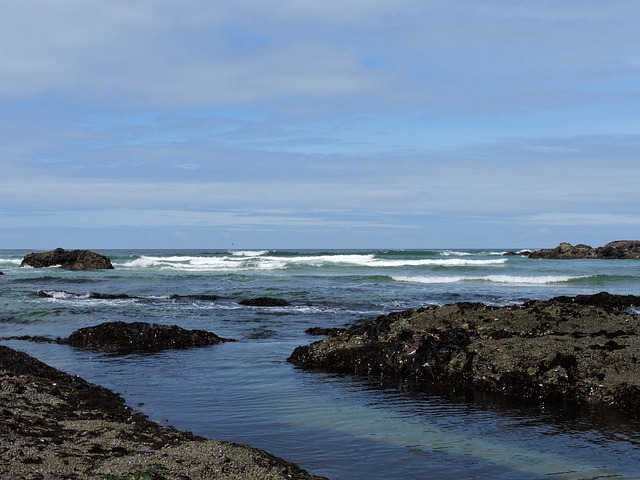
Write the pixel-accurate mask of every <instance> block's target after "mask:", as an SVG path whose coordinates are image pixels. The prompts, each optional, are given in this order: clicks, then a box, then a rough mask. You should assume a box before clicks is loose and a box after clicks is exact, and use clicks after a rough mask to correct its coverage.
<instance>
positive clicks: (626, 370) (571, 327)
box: [288, 293, 640, 416]
mask: <svg viewBox="0 0 640 480" xmlns="http://www.w3.org/2000/svg"><path fill="white" fill-rule="evenodd" d="M637 306H640V297H635V296H618V295H610V294H607V293H600V294H597V295H584V296H577V297H558V298H554V299H550V300H547V301H530V302H527V303H526V304H524V305H522V306H507V307H495V306H487V305H484V304H479V303H457V304H451V305H445V306H433V307H427V308H421V309H417V310H408V311H405V312H398V313H392V314H390V315H386V316H382V317H379V318H377V319H374V320H371V321H368V322H366V323H363V324H358V325H355V326H353V327H351V328H349V329H348V330H347V331H346V332H344V333H338V334H336V335H334V336H331V337H329V338H326V339H324V340H321V341H318V342H315V343H313V344H311V345H308V346H302V347H298V348H296V349H295V351H294V352H293V353H292V355H291V356H290V357H289V359H288V360H289V361H290V362H292V363H294V364H295V365H297V366H299V367H303V368H307V369H318V370H324V371H332V372H341V373H353V374H368V375H385V376H387V377H389V376H391V377H394V378H396V377H397V378H400V379H406V380H410V381H412V382H418V383H419V384H420V383H421V384H424V385H435V386H437V387H438V388H439V389H441V390H442V391H444V392H464V391H485V392H490V393H495V394H499V395H502V396H507V397H511V398H516V399H521V400H523V401H527V402H530V401H541V400H544V401H557V402H571V403H577V404H583V405H587V406H597V407H614V408H616V409H619V410H622V411H624V412H626V413H627V414H629V415H632V416H640V318H639V316H638V314H634V313H630V311H629V309H630V308H632V307H637Z"/></svg>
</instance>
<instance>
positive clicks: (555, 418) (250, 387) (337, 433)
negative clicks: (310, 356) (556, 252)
mask: <svg viewBox="0 0 640 480" xmlns="http://www.w3.org/2000/svg"><path fill="white" fill-rule="evenodd" d="M103 253H106V254H108V255H109V256H110V257H111V258H112V259H114V264H115V266H116V269H115V270H113V271H103V272H66V271H62V270H59V269H44V270H34V269H28V268H27V269H25V268H18V267H17V263H16V262H19V259H20V258H22V255H23V252H15V251H14V252H7V251H5V252H0V259H2V260H0V270H2V271H4V272H5V274H6V275H4V276H2V277H0V336H9V335H25V334H30V335H49V336H66V335H68V334H69V333H71V332H72V331H73V330H75V329H77V328H80V327H83V326H87V325H93V324H97V323H100V322H103V321H111V320H124V321H134V320H143V321H150V322H157V323H164V324H178V325H181V326H183V327H185V328H206V329H208V330H211V331H214V332H215V333H217V334H218V335H221V336H225V337H233V338H237V339H238V340H239V341H238V342H235V343H226V344H221V345H216V346H213V347H208V348H200V349H193V350H186V351H171V352H164V353H159V354H154V355H127V356H122V357H118V356H113V355H105V354H99V353H95V352H90V351H83V350H77V349H73V348H71V347H68V346H65V345H54V344H36V343H31V342H23V341H17V340H12V341H3V342H2V343H3V344H5V345H8V346H11V347H13V348H17V349H21V350H24V351H27V352H28V353H30V354H32V355H34V356H36V357H37V358H39V359H41V360H43V361H45V362H47V363H49V364H51V365H53V366H55V367H57V368H60V369H62V370H65V371H67V372H70V373H73V374H77V375H81V376H82V377H84V378H86V379H87V380H89V381H92V382H94V383H97V384H100V385H103V386H105V387H107V388H110V389H113V390H115V391H117V392H119V393H121V394H123V396H124V397H125V399H126V400H127V401H128V402H129V404H130V405H132V406H133V407H135V408H138V409H140V410H141V411H143V412H145V413H147V414H148V415H149V416H150V417H151V418H153V419H154V420H157V421H159V422H161V423H167V424H171V425H174V426H176V427H177V428H180V429H185V430H191V431H193V432H194V433H196V434H199V435H203V436H207V437H211V438H216V439H224V440H231V441H235V442H240V443H247V444H250V445H253V446H256V447H259V448H262V449H265V450H267V451H269V452H270V453H273V454H275V455H279V456H282V457H283V458H285V459H287V460H290V461H294V462H296V463H298V464H300V465H301V466H303V467H304V468H306V469H308V470H310V471H312V472H313V473H316V474H320V475H326V476H328V477H330V478H334V479H365V478H366V479H386V478H406V479H422V478H436V479H437V478H505V479H508V478H514V479H515V478H518V479H529V478H531V479H533V478H549V477H550V478H554V479H555V478H557V479H581V478H639V477H640V474H639V472H640V424H638V422H634V421H630V420H625V419H623V418H616V417H606V418H604V417H595V418H593V417H586V416H580V415H577V414H575V412H570V411H569V412H567V411H562V410H558V409H555V408H551V409H546V410H545V409H540V408H538V407H536V408H529V409H527V408H524V407H517V406H514V405H510V404H508V403H505V402H503V401H500V400H499V399H488V400H487V401H483V402H475V403H470V402H466V401H463V400H456V401H453V400H449V399H446V398H444V397H441V396H438V395H435V394H429V393H425V392H417V391H414V390H412V389H409V388H406V386H404V385H398V384H396V383H394V382H390V383H387V382H386V381H384V379H380V378H353V377H348V376H343V375H332V374H324V373H313V372H307V371H303V370H299V369H296V368H295V367H293V366H292V365H290V364H288V363H287V362H286V358H287V357H288V356H289V355H290V353H291V352H292V351H293V349H294V348H295V347H296V346H298V345H301V344H305V343H309V342H311V341H313V340H316V339H317V338H318V337H309V336H307V335H306V334H304V330H305V329H306V328H308V327H310V326H326V327H332V326H342V325H345V324H349V323H352V322H356V321H361V320H364V319H368V318H372V317H375V316H376V315H379V314H382V313H388V312H390V311H395V310H401V309H405V308H410V307H417V306H421V305H425V304H432V303H449V302H452V301H484V302H488V303H494V304H507V303H517V302H519V301H522V300H524V299H527V298H548V297H551V296H555V295H560V294H562V295H574V294H581V293H596V292H598V291H602V290H607V291H610V292H611V293H636V294H637V293H638V286H639V285H640V262H638V263H636V262H631V261H619V262H618V263H615V262H613V263H612V262H608V261H607V262H602V261H600V262H597V261H569V262H566V261H564V262H557V261H556V262H553V261H534V260H529V259H525V258H521V257H502V256H501V255H498V253H500V252H475V251H468V252H444V251H439V252H435V251H425V252H419V251H412V252H404V253H403V252H390V253H385V252H382V253H379V252H244V254H243V255H239V254H237V253H236V254H230V253H228V252H181V251H169V252H158V251H156V252H123V251H115V252H103ZM263 257H267V258H266V260H265V259H264V258H263ZM427 260H428V262H427ZM447 260H456V261H455V262H447ZM459 260H466V262H460V261H459ZM469 260H477V262H475V263H474V262H469ZM493 260H499V261H498V262H489V261H493ZM3 262H4V263H3ZM409 278H412V279H413V280H409ZM430 278H431V279H432V280H431V281H429V279H430ZM456 278H458V279H457V280H456ZM460 278H461V279H460ZM38 290H46V291H48V292H54V293H55V295H54V298H43V297H37V296H35V292H36V291H38ZM89 291H92V292H101V293H126V294H128V295H132V296H133V295H135V296H138V297H140V298H134V299H116V300H98V299H89V298H86V297H87V296H86V293H87V292H89ZM173 294H180V295H188V294H215V295H219V296H220V297H221V298H220V299H219V300H216V301H198V300H190V299H184V298H182V299H179V300H174V299H171V298H169V297H170V296H171V295H173ZM263 295H269V296H278V297H282V298H286V299H287V300H289V301H291V303H292V305H291V306H290V307H278V308H255V307H243V306H241V305H239V304H238V303H237V301H238V299H241V298H247V297H255V296H263Z"/></svg>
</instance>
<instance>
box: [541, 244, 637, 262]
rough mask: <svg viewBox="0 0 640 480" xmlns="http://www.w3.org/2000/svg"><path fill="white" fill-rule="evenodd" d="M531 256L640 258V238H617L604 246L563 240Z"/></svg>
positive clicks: (547, 257)
mask: <svg viewBox="0 0 640 480" xmlns="http://www.w3.org/2000/svg"><path fill="white" fill-rule="evenodd" d="M529 258H543V259H581V258H598V259H640V240H617V241H614V242H610V243H607V244H606V245H605V246H603V247H598V248H593V247H591V246H589V245H583V244H578V245H571V244H570V243H566V242H563V243H561V244H560V245H558V246H557V247H556V248H543V249H541V250H535V251H533V252H531V253H529Z"/></svg>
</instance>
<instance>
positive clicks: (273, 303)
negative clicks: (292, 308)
mask: <svg viewBox="0 0 640 480" xmlns="http://www.w3.org/2000/svg"><path fill="white" fill-rule="evenodd" d="M238 303H239V304H240V305H245V306H249V307H287V306H289V305H290V304H289V302H288V301H286V300H284V299H282V298H274V297H257V298H246V299H244V300H240V301H239V302H238Z"/></svg>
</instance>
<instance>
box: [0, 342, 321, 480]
mask: <svg viewBox="0 0 640 480" xmlns="http://www.w3.org/2000/svg"><path fill="white" fill-rule="evenodd" d="M0 387H1V388H0V478H7V479H8V478H11V479H14V480H19V479H25V480H26V479H45V480H49V479H51V480H53V479H62V478H64V479H93V478H95V479H103V478H155V479H182V480H188V479H204V478H219V479H247V480H252V479H313V478H318V479H319V478H321V477H314V476H312V475H309V474H308V473H307V472H306V471H304V470H302V469H301V468H299V467H298V466H297V465H294V464H291V463H288V462H286V461H284V460H282V459H280V458H277V457H274V456H272V455H269V454H268V453H266V452H263V451H261V450H258V449H254V448H251V447H247V446H242V445H238V444H233V443H228V442H218V441H214V440H206V439H204V438H202V437H197V436H194V435H193V434H191V433H189V432H181V431H178V430H175V429H173V428H171V427H163V426H160V425H158V424H156V423H154V422H151V421H150V420H149V419H148V418H147V417H146V416H144V415H142V414H140V413H136V412H134V411H133V410H132V409H131V408H130V407H128V406H127V405H126V404H125V402H124V401H123V400H122V398H121V397H120V396H119V395H117V394H116V393H113V392H111V391H109V390H107V389H105V388H102V387H99V386H96V385H93V384H90V383H88V382H86V381H84V380H83V379H81V378H79V377H75V376H72V375H68V374H66V373H64V372H61V371H59V370H56V369H54V368H52V367H50V366H48V365H46V364H44V363H42V362H40V361H38V360H36V359H35V358H33V357H31V356H29V355H27V354H25V353H22V352H18V351H16V350H13V349H10V348H8V347H4V346H0Z"/></svg>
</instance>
